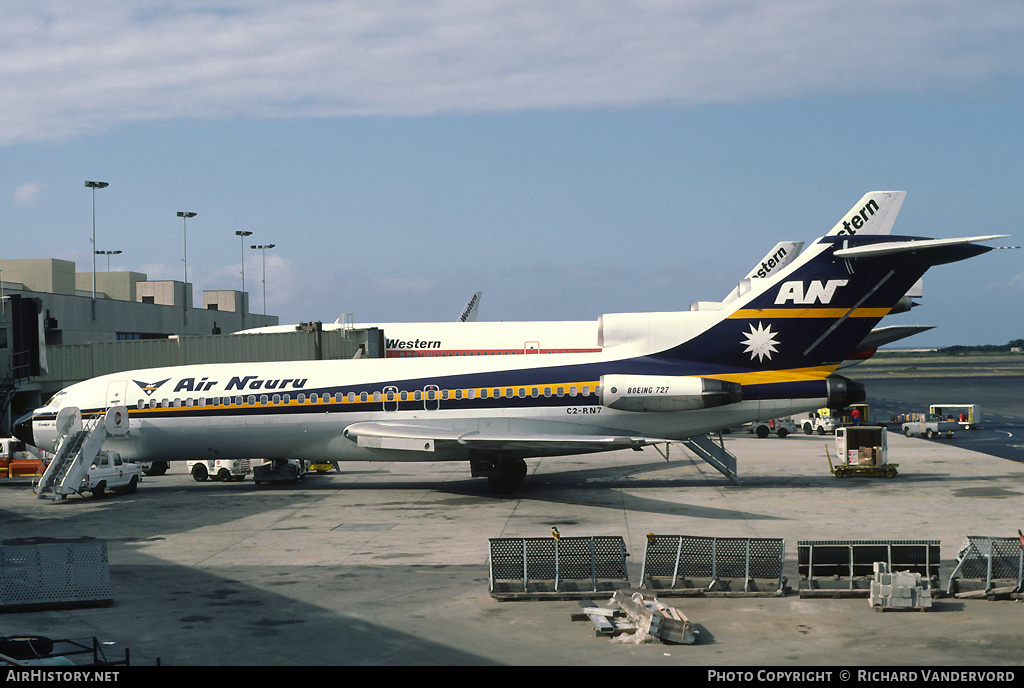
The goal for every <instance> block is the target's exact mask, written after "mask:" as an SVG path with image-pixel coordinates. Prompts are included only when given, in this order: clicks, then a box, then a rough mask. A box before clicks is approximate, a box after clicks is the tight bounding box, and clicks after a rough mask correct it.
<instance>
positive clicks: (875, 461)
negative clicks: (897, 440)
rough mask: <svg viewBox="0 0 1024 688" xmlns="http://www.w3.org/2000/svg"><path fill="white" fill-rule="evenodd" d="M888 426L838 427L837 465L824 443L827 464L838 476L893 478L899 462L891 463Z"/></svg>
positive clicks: (833, 473)
mask: <svg viewBox="0 0 1024 688" xmlns="http://www.w3.org/2000/svg"><path fill="white" fill-rule="evenodd" d="M886 432H887V431H886V428H885V427H883V426H880V425H860V426H856V427H848V428H836V454H837V456H836V461H837V463H836V465H835V466H833V465H832V457H831V456H830V455H829V452H828V445H825V455H826V456H827V457H828V467H829V470H830V471H831V472H832V475H834V476H835V477H837V478H846V477H850V476H863V477H873V478H880V477H882V476H885V477H886V478H894V477H896V474H897V473H898V471H897V468H898V467H899V464H896V463H889V460H888V453H889V448H888V440H887V438H886Z"/></svg>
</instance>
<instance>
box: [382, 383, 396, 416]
mask: <svg viewBox="0 0 1024 688" xmlns="http://www.w3.org/2000/svg"><path fill="white" fill-rule="evenodd" d="M384 410H385V411H397V410H398V388H397V387H385V388H384Z"/></svg>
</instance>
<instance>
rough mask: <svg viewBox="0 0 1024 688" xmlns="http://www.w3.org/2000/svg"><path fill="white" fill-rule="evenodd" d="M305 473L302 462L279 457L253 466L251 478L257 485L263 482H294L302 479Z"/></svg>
mask: <svg viewBox="0 0 1024 688" xmlns="http://www.w3.org/2000/svg"><path fill="white" fill-rule="evenodd" d="M304 474H305V472H304V470H303V468H302V462H301V461H297V460H295V459H279V460H274V461H267V462H265V463H263V464H262V465H257V466H253V469H252V479H253V480H255V481H256V484H257V485H262V484H263V483H294V482H298V481H299V480H302V476H303V475H304Z"/></svg>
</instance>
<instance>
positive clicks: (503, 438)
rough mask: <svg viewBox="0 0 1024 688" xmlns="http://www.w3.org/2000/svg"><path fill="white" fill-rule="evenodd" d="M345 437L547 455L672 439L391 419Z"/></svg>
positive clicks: (408, 446) (367, 443)
mask: <svg viewBox="0 0 1024 688" xmlns="http://www.w3.org/2000/svg"><path fill="white" fill-rule="evenodd" d="M345 437H347V438H348V439H350V440H352V441H354V442H355V443H356V444H358V445H359V446H361V447H368V448H371V449H398V450H406V451H435V450H436V449H440V448H444V446H445V445H448V446H454V445H461V446H464V447H466V448H467V449H479V450H481V451H488V450H490V451H499V450H500V451H512V452H515V451H531V452H533V451H538V452H541V453H544V454H580V453H586V452H588V451H607V450H609V449H639V448H640V447H643V446H646V445H650V444H664V443H666V442H669V441H670V440H667V439H661V438H654V437H636V436H628V435H556V434H540V433H538V434H518V433H502V432H476V431H470V432H464V431H459V430H452V429H450V428H439V427H434V426H429V425H408V424H402V423H387V422H383V423H380V422H377V423H375V422H361V423H353V424H352V425H350V426H348V427H347V428H345Z"/></svg>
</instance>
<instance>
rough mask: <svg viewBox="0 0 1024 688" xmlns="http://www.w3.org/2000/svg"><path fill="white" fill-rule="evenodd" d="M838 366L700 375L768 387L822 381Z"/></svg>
mask: <svg viewBox="0 0 1024 688" xmlns="http://www.w3.org/2000/svg"><path fill="white" fill-rule="evenodd" d="M838 367H839V366H838V365H827V366H814V367H811V368H792V369H790V370H758V371H753V372H749V373H728V374H726V375H701V376H700V377H706V378H709V379H712V380H724V381H725V382H738V383H740V384H741V385H768V384H773V383H778V382H802V381H805V380H824V379H825V378H826V377H828V376H829V375H831V374H832V373H834V372H835V371H836V368H838Z"/></svg>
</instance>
